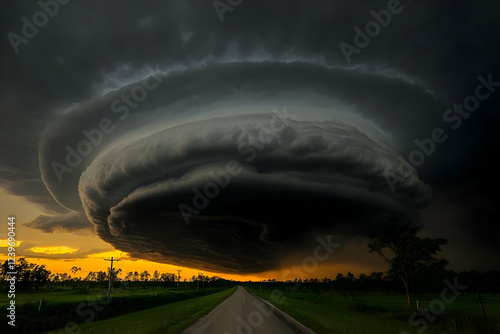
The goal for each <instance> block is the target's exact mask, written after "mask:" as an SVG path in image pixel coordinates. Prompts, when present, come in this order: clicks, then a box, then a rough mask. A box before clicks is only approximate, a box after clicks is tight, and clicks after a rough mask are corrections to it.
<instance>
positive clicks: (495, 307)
mask: <svg viewBox="0 0 500 334" xmlns="http://www.w3.org/2000/svg"><path fill="white" fill-rule="evenodd" d="M245 288H246V289H248V291H251V292H253V293H255V294H256V295H258V296H259V297H261V298H263V299H265V300H267V301H268V302H271V303H272V304H273V305H275V306H276V307H278V308H279V309H280V310H282V311H283V312H285V313H287V314H289V315H290V316H292V317H294V318H295V319H296V320H297V321H299V322H301V323H302V324H304V325H305V326H307V327H309V328H311V329H312V330H313V331H315V332H316V333H318V334H323V333H325V334H328V333H337V334H338V333H342V334H348V333H349V334H350V333H384V334H386V333H394V334H399V333H400V332H402V331H406V332H407V333H420V332H423V330H421V329H422V328H424V325H423V322H417V321H419V320H422V319H425V318H423V317H418V318H416V321H415V322H414V325H413V326H412V324H410V322H409V320H408V313H407V311H406V308H405V299H404V298H402V297H401V296H392V295H390V296H387V295H379V294H377V295H375V294H372V295H370V294H366V295H359V296H354V298H353V303H351V301H350V299H349V297H348V296H347V295H344V294H342V293H334V296H333V300H332V297H331V294H330V293H328V292H322V293H321V294H320V295H315V294H313V293H312V292H311V291H310V289H307V288H306V289H300V290H299V291H296V292H292V291H284V295H283V296H282V297H280V298H278V299H281V298H283V297H285V298H286V299H285V301H284V302H283V303H281V304H277V303H276V302H273V300H271V291H272V290H271V289H267V288H266V289H262V291H261V290H259V289H258V288H256V287H252V286H245ZM403 297H404V296H403ZM484 299H485V300H484V301H483V302H484V304H485V308H486V309H487V310H489V311H488V312H489V316H488V317H487V318H488V319H487V322H486V324H484V325H483V324H482V321H481V317H480V312H479V310H478V307H477V301H476V300H475V298H474V296H472V295H469V296H468V295H463V296H460V298H457V300H456V302H455V303H452V304H447V305H446V309H445V311H444V312H443V313H442V314H440V315H439V316H438V317H436V318H435V319H434V320H433V321H425V325H426V327H425V333H426V334H444V333H497V332H496V328H495V327H496V322H498V323H500V299H498V298H494V297H492V296H491V297H485V298H484ZM431 300H432V299H431ZM431 300H425V301H424V300H421V302H422V303H421V305H422V307H426V308H428V307H429V303H430V302H431ZM419 330H420V331H419Z"/></svg>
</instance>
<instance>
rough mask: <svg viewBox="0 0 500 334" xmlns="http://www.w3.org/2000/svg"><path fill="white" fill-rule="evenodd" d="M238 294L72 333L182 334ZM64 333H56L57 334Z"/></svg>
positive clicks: (116, 319)
mask: <svg viewBox="0 0 500 334" xmlns="http://www.w3.org/2000/svg"><path fill="white" fill-rule="evenodd" d="M234 291H236V287H234V288H231V289H227V290H224V291H221V292H217V293H214V294H211V295H208V296H203V297H198V298H194V299H189V300H184V301H180V302H175V303H171V304H168V305H164V306H159V307H155V308H151V309H147V310H143V311H139V312H134V313H129V314H126V315H123V316H119V317H114V318H111V319H108V320H102V321H96V322H93V323H90V324H84V325H82V326H80V327H79V328H78V329H80V330H81V331H80V332H79V331H78V329H76V328H74V329H73V330H72V331H69V332H70V333H77V332H78V333H80V334H85V333H118V334H123V333H180V332H181V331H182V330H184V329H185V328H187V327H189V326H191V325H192V324H194V323H195V322H196V321H197V320H198V319H199V318H200V317H202V316H204V315H206V314H208V313H209V312H210V311H211V310H213V309H214V308H215V307H216V306H217V305H219V304H220V303H221V302H222V301H224V300H225V299H226V298H228V297H229V296H230V295H232V294H233V293H234ZM61 332H63V331H54V332H52V333H53V334H58V333H61Z"/></svg>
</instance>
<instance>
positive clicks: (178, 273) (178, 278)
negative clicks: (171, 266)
mask: <svg viewBox="0 0 500 334" xmlns="http://www.w3.org/2000/svg"><path fill="white" fill-rule="evenodd" d="M181 271H182V270H179V269H178V270H177V292H179V281H180V280H181Z"/></svg>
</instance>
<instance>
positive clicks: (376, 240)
mask: <svg viewBox="0 0 500 334" xmlns="http://www.w3.org/2000/svg"><path fill="white" fill-rule="evenodd" d="M419 230H420V229H419V228H418V227H410V226H409V225H408V224H400V222H399V221H398V220H396V219H395V220H393V221H391V222H390V224H388V225H387V226H386V227H384V228H382V229H381V230H380V232H379V233H378V234H376V235H373V236H372V237H371V238H370V243H369V244H368V248H369V249H370V253H372V252H376V253H378V254H379V255H380V256H382V257H383V258H384V260H385V261H386V262H387V263H389V271H388V274H389V275H391V276H394V277H397V278H399V279H400V280H401V281H402V282H403V285H404V287H405V290H406V297H407V300H408V309H409V310H410V312H411V310H412V301H411V295H412V287H413V283H414V281H415V278H416V277H417V275H418V274H419V273H420V272H422V271H423V270H425V269H429V268H434V269H436V270H438V269H442V268H444V266H446V264H448V261H446V260H444V259H437V258H436V257H435V255H436V253H437V252H439V251H441V246H443V245H446V244H447V243H448V242H447V240H446V239H442V238H437V239H431V238H423V239H422V238H419V237H418V236H417V233H418V232H419Z"/></svg>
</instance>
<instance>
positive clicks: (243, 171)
mask: <svg viewBox="0 0 500 334" xmlns="http://www.w3.org/2000/svg"><path fill="white" fill-rule="evenodd" d="M243 76H244V77H245V82H244V83H238V81H240V80H241V79H240V78H241V77H243ZM352 77H355V79H353V78H352ZM305 79H306V80H305ZM154 80H157V81H158V82H159V84H158V85H157V87H156V88H155V90H154V91H151V93H148V95H147V97H146V99H147V101H146V99H144V102H145V103H139V101H137V102H136V103H137V104H138V105H137V106H136V107H135V108H134V109H133V110H132V109H131V108H128V107H126V106H127V104H123V105H119V104H118V103H116V102H115V105H116V106H117V108H114V110H113V108H110V109H109V111H108V110H106V108H109V106H110V105H112V104H113V101H117V100H116V99H119V97H120V96H126V95H130V96H131V97H132V98H133V96H134V93H136V92H138V91H141V90H140V89H138V88H135V87H140V86H141V85H142V81H139V82H137V83H132V84H131V85H128V86H127V87H124V88H122V89H120V90H118V91H116V92H112V93H108V94H107V95H104V96H103V97H102V98H101V99H100V100H94V101H93V102H92V103H91V105H89V106H87V105H84V106H82V107H81V108H80V110H75V111H73V112H71V113H70V114H68V115H67V116H66V117H65V118H64V119H63V120H62V121H61V123H60V124H59V123H56V124H55V125H53V126H52V127H50V128H49V129H48V130H47V131H46V134H45V136H44V137H42V142H41V146H40V157H39V158H40V167H41V173H42V178H43V180H44V182H45V185H46V186H47V189H48V190H49V191H50V192H51V194H52V195H53V196H54V198H55V199H56V200H57V201H58V202H59V203H60V204H61V205H63V206H65V207H66V208H68V209H70V210H76V211H79V209H80V210H82V209H83V212H84V213H85V214H86V216H87V217H88V219H89V221H90V222H91V223H92V224H94V226H95V230H96V232H97V235H98V236H99V237H101V238H102V239H103V240H105V241H107V242H109V243H111V244H112V245H113V246H114V247H116V248H117V249H120V250H123V251H127V252H130V253H132V254H135V255H137V256H140V257H144V258H151V259H155V260H158V261H165V262H167V263H175V264H178V265H181V264H183V265H188V266H190V267H198V268H205V269H209V270H214V271H234V272H258V271H263V270H266V269H270V268H272V267H273V265H276V264H277V263H278V260H279V256H280V255H283V253H286V251H287V249H288V248H290V249H294V248H297V244H300V241H301V238H303V237H304V235H306V236H307V235H308V234H310V233H312V232H314V231H321V232H323V233H328V232H331V231H335V227H336V226H338V225H341V224H344V225H345V224H349V225H354V226H356V227H355V229H356V230H358V231H360V230H361V231H362V230H363V229H366V228H367V226H366V225H370V224H373V223H377V222H382V221H384V220H387V219H389V218H390V217H392V216H395V215H403V216H413V215H414V214H415V213H416V210H417V209H418V208H421V207H423V206H424V205H425V204H427V203H428V202H429V200H430V198H431V194H432V192H431V189H430V187H429V186H427V185H426V184H425V183H424V182H422V181H421V180H420V179H419V178H418V177H417V176H416V175H411V176H410V177H408V179H407V180H406V181H405V182H404V184H402V185H401V187H399V188H398V191H397V192H391V190H390V188H389V187H388V185H387V179H386V175H387V173H388V172H391V173H394V174H396V175H398V173H399V174H401V173H402V171H401V170H400V165H401V160H400V158H399V157H398V155H397V154H396V153H395V152H394V151H393V150H392V149H391V148H390V143H387V142H386V141H385V140H387V139H385V140H384V138H383V136H384V135H383V133H382V132H381V130H377V126H376V125H375V124H372V122H370V120H369V119H370V118H369V115H366V114H365V113H364V112H363V111H364V106H363V103H358V102H357V101H356V99H359V94H363V95H365V96H364V98H365V99H367V100H373V99H383V97H380V96H377V95H376V94H374V93H370V90H372V89H373V88H374V87H376V86H380V85H387V86H390V87H391V88H393V89H394V90H396V91H397V90H403V93H402V94H405V92H404V91H405V90H412V92H411V93H408V92H406V94H415V95H417V96H419V95H423V96H424V97H425V96H426V94H425V93H423V92H421V91H420V90H419V89H418V88H411V87H408V86H409V85H408V84H406V83H404V82H401V80H399V79H397V80H396V79H389V78H387V77H377V76H373V75H369V74H360V73H358V72H356V71H345V70H338V69H336V70H333V69H330V70H329V69H328V68H322V67H321V66H319V65H311V64H306V63H302V62H293V63H283V62H264V63H255V62H254V63H249V62H244V63H227V64H216V65H212V66H211V65H207V66H206V67H204V68H202V69H194V70H191V69H188V70H184V71H177V72H174V73H171V74H170V75H168V76H163V75H161V74H157V76H156V79H154V78H153V77H150V78H148V80H146V81H145V82H146V83H151V82H153V81H154ZM178 82H183V84H182V85H180V86H179V85H178ZM355 82H356V85H357V87H356V85H355V84H354V83H355ZM339 83H342V85H340V84H339ZM176 87H177V88H176ZM356 89H357V90H360V91H362V92H361V93H358V94H357V96H356V99H354V98H353V97H350V96H349V91H353V90H356ZM143 91H145V90H143ZM122 94H125V95H122ZM346 95H347V96H346ZM427 99H430V98H429V97H428V98H427ZM136 100H137V99H136ZM361 100H363V98H362V99H361ZM118 101H119V100H118ZM285 102H286V106H285V107H281V106H280V105H282V103H285ZM381 103H383V101H382V102H381ZM118 106H121V107H122V110H120V109H119V107H118ZM275 106H276V107H275ZM283 108H284V109H283ZM393 108H397V106H396V107H393ZM129 109H130V110H129ZM115 111H116V112H117V113H116V114H115V115H113V113H114V112H115ZM120 111H122V112H120ZM106 113H108V115H106ZM120 117H122V118H123V119H122V120H121V119H120ZM103 119H105V120H104V123H105V124H106V125H107V126H106V127H105V128H103V130H104V132H101V130H95V129H93V128H97V129H100V128H99V124H101V122H103ZM129 119H130V121H129ZM108 120H109V121H108ZM127 121H128V122H127ZM349 121H350V122H352V123H353V124H358V126H359V128H358V127H357V126H355V125H353V124H349V123H348V122H349ZM125 122H127V123H125ZM174 124H175V125H174ZM96 125H97V126H96ZM120 128H121V129H120ZM106 132H107V133H106ZM60 143H64V144H66V143H67V144H68V145H61V144H60ZM80 160H81V161H80ZM228 164H229V166H228ZM71 166H74V167H71ZM228 169H229V171H228ZM227 178H229V179H227ZM217 181H218V182H217ZM221 184H222V186H221ZM68 194H71V195H70V196H68ZM197 194H198V196H196V195H197ZM200 194H201V195H200ZM212 198H213V199H212ZM209 199H210V200H209Z"/></svg>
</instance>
